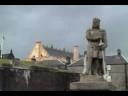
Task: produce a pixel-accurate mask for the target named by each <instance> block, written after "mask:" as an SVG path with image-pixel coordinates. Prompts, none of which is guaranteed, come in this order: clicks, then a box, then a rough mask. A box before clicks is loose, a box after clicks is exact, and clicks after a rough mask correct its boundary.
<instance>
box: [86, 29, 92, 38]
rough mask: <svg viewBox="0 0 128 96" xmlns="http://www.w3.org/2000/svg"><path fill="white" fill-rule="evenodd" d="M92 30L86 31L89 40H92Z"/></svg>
mask: <svg viewBox="0 0 128 96" xmlns="http://www.w3.org/2000/svg"><path fill="white" fill-rule="evenodd" d="M90 31H91V30H87V31H86V39H87V40H92V37H91V35H90Z"/></svg>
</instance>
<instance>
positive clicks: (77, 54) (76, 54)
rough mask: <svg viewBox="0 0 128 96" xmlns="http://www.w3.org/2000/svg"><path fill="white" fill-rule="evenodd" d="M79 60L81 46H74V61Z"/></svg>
mask: <svg viewBox="0 0 128 96" xmlns="http://www.w3.org/2000/svg"><path fill="white" fill-rule="evenodd" d="M77 60H79V46H77V45H76V46H74V48H73V61H77Z"/></svg>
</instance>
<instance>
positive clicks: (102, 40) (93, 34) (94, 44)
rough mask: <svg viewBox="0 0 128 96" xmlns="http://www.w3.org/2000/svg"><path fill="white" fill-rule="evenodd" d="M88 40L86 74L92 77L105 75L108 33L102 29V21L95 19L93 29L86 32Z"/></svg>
mask: <svg viewBox="0 0 128 96" xmlns="http://www.w3.org/2000/svg"><path fill="white" fill-rule="evenodd" d="M86 40H87V41H88V46H87V55H86V73H85V74H90V75H100V76H102V75H103V74H104V70H103V69H104V68H103V54H102V52H103V51H104V52H105V48H106V47H107V39H106V32H105V30H103V29H100V19H99V18H94V19H93V22H92V28H91V29H88V30H87V31H86Z"/></svg>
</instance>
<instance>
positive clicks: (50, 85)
mask: <svg viewBox="0 0 128 96" xmlns="http://www.w3.org/2000/svg"><path fill="white" fill-rule="evenodd" d="M73 81H79V74H77V73H67V72H60V71H57V70H53V69H49V68H41V67H35V66H33V67H30V68H28V69H25V68H22V67H21V68H14V67H11V66H10V67H0V90H2V91H66V90H69V84H70V82H73Z"/></svg>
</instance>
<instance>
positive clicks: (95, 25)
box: [92, 18, 100, 29]
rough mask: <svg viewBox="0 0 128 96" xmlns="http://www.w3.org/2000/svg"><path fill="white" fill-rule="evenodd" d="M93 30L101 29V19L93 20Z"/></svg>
mask: <svg viewBox="0 0 128 96" xmlns="http://www.w3.org/2000/svg"><path fill="white" fill-rule="evenodd" d="M92 28H93V29H99V28H100V19H99V18H93V22H92Z"/></svg>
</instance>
